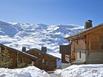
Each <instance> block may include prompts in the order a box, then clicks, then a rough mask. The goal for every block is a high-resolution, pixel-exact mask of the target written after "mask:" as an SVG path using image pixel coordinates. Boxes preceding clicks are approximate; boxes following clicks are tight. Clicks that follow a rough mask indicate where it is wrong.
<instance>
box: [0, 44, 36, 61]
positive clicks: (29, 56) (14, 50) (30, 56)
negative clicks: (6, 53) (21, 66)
mask: <svg viewBox="0 0 103 77" xmlns="http://www.w3.org/2000/svg"><path fill="white" fill-rule="evenodd" d="M0 47H6V48H8V49H10V50H13V51H11V52H14V53H19V54H22V55H25V56H27V57H28V58H30V59H32V60H36V59H37V57H36V56H34V55H31V54H28V53H26V52H22V51H19V50H16V49H14V48H11V47H8V46H6V45H3V44H0Z"/></svg>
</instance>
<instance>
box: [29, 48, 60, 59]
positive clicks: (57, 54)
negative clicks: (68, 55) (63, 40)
mask: <svg viewBox="0 0 103 77" xmlns="http://www.w3.org/2000/svg"><path fill="white" fill-rule="evenodd" d="M33 50H34V51H36V52H39V53H42V51H41V50H39V49H37V48H33V49H30V50H28V51H27V52H32V51H33ZM46 55H49V56H52V57H55V58H59V59H61V54H60V53H57V52H56V53H54V52H53V53H52V52H47V53H46Z"/></svg>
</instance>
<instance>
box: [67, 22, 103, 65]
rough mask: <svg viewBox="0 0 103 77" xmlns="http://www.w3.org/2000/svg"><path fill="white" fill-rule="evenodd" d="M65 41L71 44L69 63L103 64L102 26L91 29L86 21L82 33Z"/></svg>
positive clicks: (90, 24)
mask: <svg viewBox="0 0 103 77" xmlns="http://www.w3.org/2000/svg"><path fill="white" fill-rule="evenodd" d="M67 39H68V40H69V42H70V43H71V63H76V64H82V63H86V64H102V63H103V24H100V25H97V26H95V27H92V21H91V20H88V21H86V22H85V29H84V30H83V31H81V32H80V33H78V34H76V35H73V36H70V37H68V38H67Z"/></svg>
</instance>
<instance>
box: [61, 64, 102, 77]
mask: <svg viewBox="0 0 103 77" xmlns="http://www.w3.org/2000/svg"><path fill="white" fill-rule="evenodd" d="M61 77H103V64H87V65H72V66H70V67H68V68H65V69H63V70H62V71H61Z"/></svg>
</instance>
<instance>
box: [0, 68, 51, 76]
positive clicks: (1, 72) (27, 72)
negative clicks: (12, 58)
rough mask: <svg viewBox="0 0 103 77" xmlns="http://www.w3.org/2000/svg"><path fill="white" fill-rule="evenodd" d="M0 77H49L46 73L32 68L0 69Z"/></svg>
mask: <svg viewBox="0 0 103 77" xmlns="http://www.w3.org/2000/svg"><path fill="white" fill-rule="evenodd" d="M0 77H50V76H49V74H48V73H46V72H45V71H43V70H40V69H38V68H36V67H34V66H29V67H26V68H21V69H7V68H0Z"/></svg>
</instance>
